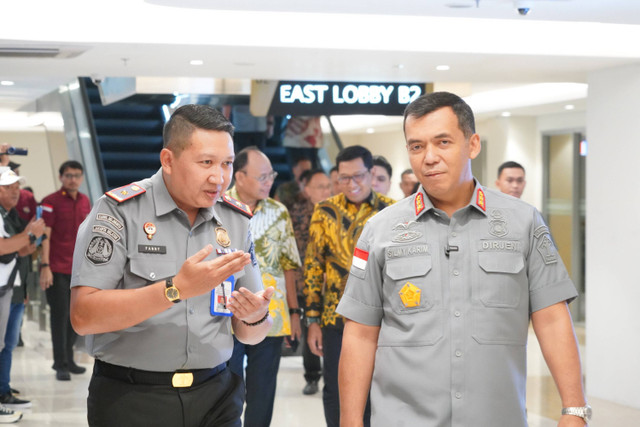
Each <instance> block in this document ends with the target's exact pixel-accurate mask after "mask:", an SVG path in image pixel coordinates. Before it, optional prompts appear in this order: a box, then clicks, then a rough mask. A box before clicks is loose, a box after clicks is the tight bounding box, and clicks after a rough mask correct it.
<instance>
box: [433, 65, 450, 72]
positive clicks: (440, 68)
mask: <svg viewBox="0 0 640 427" xmlns="http://www.w3.org/2000/svg"><path fill="white" fill-rule="evenodd" d="M450 69H451V67H449V66H448V65H438V66H437V67H436V70H438V71H449V70H450Z"/></svg>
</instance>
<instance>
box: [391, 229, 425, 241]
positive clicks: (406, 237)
mask: <svg viewBox="0 0 640 427" xmlns="http://www.w3.org/2000/svg"><path fill="white" fill-rule="evenodd" d="M421 237H422V233H421V232H419V231H405V232H403V233H400V234H398V235H397V236H395V237H394V238H393V239H391V241H392V242H394V243H407V242H413V241H414V240H418V239H419V238H421Z"/></svg>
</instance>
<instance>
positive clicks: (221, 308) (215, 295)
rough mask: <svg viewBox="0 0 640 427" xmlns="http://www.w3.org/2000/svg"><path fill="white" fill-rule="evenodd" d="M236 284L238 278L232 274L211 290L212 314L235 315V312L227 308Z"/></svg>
mask: <svg viewBox="0 0 640 427" xmlns="http://www.w3.org/2000/svg"><path fill="white" fill-rule="evenodd" d="M235 284H236V278H235V277H234V276H231V277H229V278H228V279H227V280H225V281H224V282H222V283H221V284H220V285H218V286H216V287H215V288H214V289H213V290H212V291H211V315H212V316H233V313H231V311H230V310H229V309H228V308H227V303H228V302H229V298H230V297H231V292H233V289H234V287H235Z"/></svg>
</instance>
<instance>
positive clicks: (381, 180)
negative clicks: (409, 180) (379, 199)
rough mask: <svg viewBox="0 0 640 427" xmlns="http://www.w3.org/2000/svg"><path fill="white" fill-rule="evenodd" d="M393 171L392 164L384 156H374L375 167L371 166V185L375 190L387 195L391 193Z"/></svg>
mask: <svg viewBox="0 0 640 427" xmlns="http://www.w3.org/2000/svg"><path fill="white" fill-rule="evenodd" d="M392 172H393V169H392V168H391V164H390V163H389V161H388V160H387V159H385V158H384V156H373V167H372V168H371V174H372V175H373V181H372V183H371V187H372V188H373V190H374V191H376V192H378V193H380V194H383V195H385V196H386V195H387V194H389V189H390V188H391V174H392Z"/></svg>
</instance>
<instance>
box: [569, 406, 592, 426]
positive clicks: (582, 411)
mask: <svg viewBox="0 0 640 427" xmlns="http://www.w3.org/2000/svg"><path fill="white" fill-rule="evenodd" d="M562 415H574V416H576V417H580V418H582V419H583V420H584V421H585V422H587V421H589V420H590V419H591V406H589V405H585V406H570V407H567V408H562Z"/></svg>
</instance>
